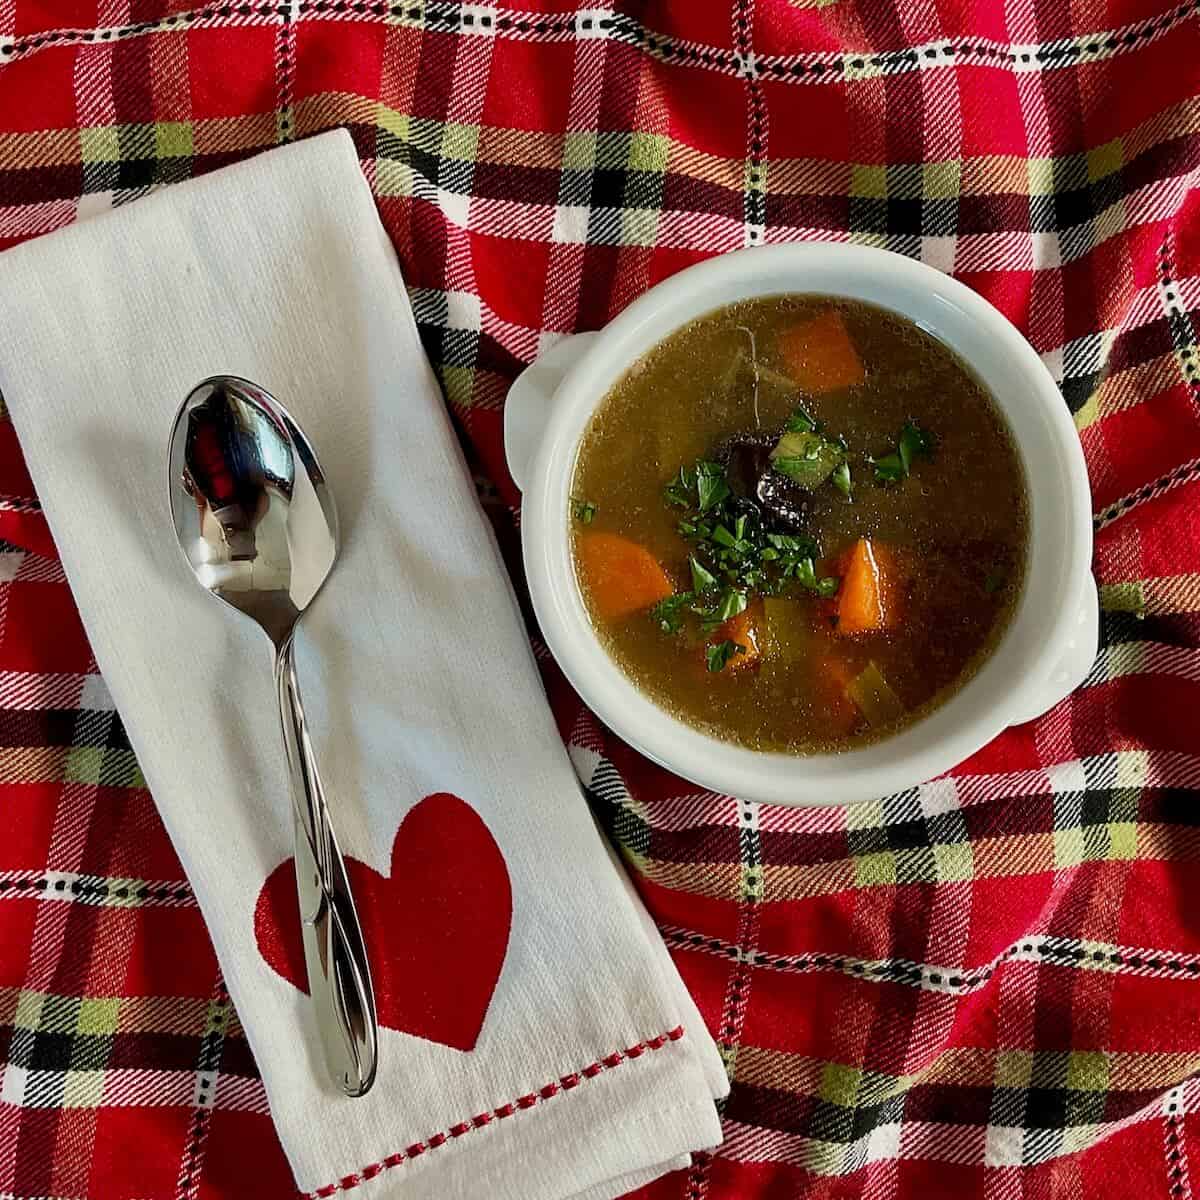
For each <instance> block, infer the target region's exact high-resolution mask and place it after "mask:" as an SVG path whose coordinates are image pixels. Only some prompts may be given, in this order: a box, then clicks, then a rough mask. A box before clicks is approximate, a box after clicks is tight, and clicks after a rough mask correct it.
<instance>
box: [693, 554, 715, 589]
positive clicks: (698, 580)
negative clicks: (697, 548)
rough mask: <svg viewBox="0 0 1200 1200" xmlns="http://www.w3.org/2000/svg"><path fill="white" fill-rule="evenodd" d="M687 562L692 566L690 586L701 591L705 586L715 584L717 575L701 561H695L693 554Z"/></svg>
mask: <svg viewBox="0 0 1200 1200" xmlns="http://www.w3.org/2000/svg"><path fill="white" fill-rule="evenodd" d="M688 563H689V565H690V566H691V568H692V588H693V589H694V590H695V591H697V592H702V591H704V590H705V588H710V587H716V586H717V577H716V576H715V575H714V574H713V573H712V572H711V571H710V570H709V569H708V568H707V567H706V566H705V565H704V564H703V563H701V562H699V561H697V559H696V556H695V555H694V554H693V555H692V557H691V558H689V559H688Z"/></svg>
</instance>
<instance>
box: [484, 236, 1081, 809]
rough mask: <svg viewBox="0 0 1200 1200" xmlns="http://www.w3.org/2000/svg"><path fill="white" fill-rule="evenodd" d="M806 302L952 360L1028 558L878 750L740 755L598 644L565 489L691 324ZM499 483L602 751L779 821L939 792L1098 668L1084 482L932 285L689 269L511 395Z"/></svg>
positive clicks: (1047, 421) (824, 254) (872, 277)
mask: <svg viewBox="0 0 1200 1200" xmlns="http://www.w3.org/2000/svg"><path fill="white" fill-rule="evenodd" d="M787 292H812V293H821V294H826V295H831V296H841V297H847V298H851V299H856V300H865V301H868V302H870V303H872V304H875V305H879V306H881V307H883V308H886V309H890V310H892V311H893V312H896V313H899V314H901V315H902V316H904V317H907V318H908V319H909V320H910V321H913V322H915V323H916V324H917V325H919V326H920V327H921V328H922V329H925V330H927V331H928V332H929V333H931V334H933V335H934V336H935V337H937V338H938V339H940V340H941V341H942V342H943V343H945V344H946V345H947V346H949V347H950V348H951V349H952V350H954V351H955V352H956V353H957V354H958V355H959V356H960V357H961V358H962V359H963V360H965V361H966V362H967V363H968V364H969V366H970V367H971V368H972V369H973V370H974V371H975V373H976V374H977V375H978V376H979V378H980V379H981V380H982V381H983V383H984V384H985V385H986V386H987V388H988V390H989V391H990V392H991V394H992V396H993V397H994V399H995V402H996V404H997V406H998V408H999V409H1000V411H1001V412H1002V413H1003V415H1004V418H1005V420H1006V421H1007V424H1008V426H1009V428H1010V429H1011V431H1012V435H1013V438H1014V441H1015V443H1016V446H1017V450H1018V453H1019V456H1020V459H1021V463H1022V466H1023V469H1024V474H1025V480H1026V487H1027V492H1028V503H1029V544H1028V548H1027V559H1026V565H1025V573H1024V582H1023V585H1022V589H1021V593H1020V595H1019V596H1018V598H1017V600H1016V603H1015V607H1014V610H1013V614H1012V618H1011V620H1010V622H1009V624H1008V627H1007V629H1006V630H1005V632H1004V633H1003V635H1002V637H1001V638H1000V640H999V641H998V643H997V644H996V646H995V648H994V649H993V651H992V653H991V654H990V655H989V657H988V658H987V659H986V661H984V662H983V664H982V665H981V666H980V667H979V669H978V670H977V671H976V672H975V673H974V674H973V675H972V676H971V677H970V679H968V681H967V682H966V683H965V685H964V686H962V687H961V688H959V689H958V690H957V691H955V692H954V693H953V694H952V695H950V696H949V697H948V698H947V699H946V700H945V701H944V702H943V703H942V704H941V705H940V706H939V707H936V708H933V709H932V711H930V712H929V713H928V715H926V716H924V717H922V718H921V719H920V720H918V721H917V722H915V723H914V724H912V725H909V726H907V727H905V728H903V729H901V730H900V731H899V732H897V733H895V734H894V735H892V736H890V737H886V738H884V739H882V740H880V741H876V742H871V743H868V744H866V745H861V746H855V745H852V746H851V747H849V748H847V749H845V750H841V751H838V752H836V753H819V754H807V755H801V754H788V753H782V752H770V751H760V750H752V749H748V748H745V747H743V746H739V745H736V744H734V743H733V742H729V741H724V740H722V739H720V738H718V737H715V736H712V735H710V734H708V733H705V732H703V731H701V730H699V729H696V728H693V727H692V726H690V725H687V724H685V723H684V722H683V721H681V720H679V719H678V718H676V717H675V716H673V715H672V714H670V713H669V712H667V711H666V710H665V709H663V708H661V707H660V706H659V705H658V704H657V703H655V701H653V700H652V699H650V697H648V696H647V695H646V694H645V693H643V692H642V691H641V690H639V688H638V687H637V686H636V685H635V684H634V683H633V681H632V680H631V679H629V677H628V676H627V675H626V674H625V673H624V672H623V671H622V670H621V668H620V667H619V666H618V665H617V664H616V663H615V662H614V661H613V660H612V659H611V658H610V657H609V655H608V653H607V652H606V650H605V649H604V646H603V644H602V643H601V641H600V639H599V637H598V636H597V634H596V631H595V630H594V629H593V627H592V624H591V621H590V619H589V616H588V612H587V609H586V607H585V605H584V600H583V596H582V594H581V592H580V587H579V583H578V581H577V579H576V574H575V568H574V564H573V560H572V554H571V537H570V519H571V518H570V511H571V481H572V476H573V473H574V470H575V461H576V455H577V453H578V449H579V444H580V441H581V439H582V437H583V435H584V433H585V431H586V430H587V428H588V423H589V422H590V420H591V418H592V415H593V413H594V412H595V410H596V408H597V406H598V405H599V404H600V403H601V402H602V401H603V400H604V398H605V396H606V394H607V393H608V391H609V389H610V388H611V387H612V386H613V384H615V383H616V382H617V380H619V379H620V378H621V376H622V375H623V374H624V373H625V372H626V371H627V370H628V369H629V368H630V367H631V366H632V365H633V364H634V363H635V362H637V360H638V359H639V358H640V357H641V356H642V355H643V354H645V353H646V352H647V351H648V350H650V349H651V348H652V347H653V346H654V345H655V344H656V343H658V342H659V341H661V340H662V339H663V338H664V337H666V336H667V335H668V334H670V333H672V332H673V331H674V330H676V329H678V328H679V327H680V326H682V325H685V324H687V323H688V322H689V321H691V320H693V319H694V318H696V317H699V316H701V315H703V314H705V313H708V312H711V311H713V310H714V309H717V308H721V307H723V306H724V305H727V304H730V303H732V302H734V301H737V300H744V299H748V298H751V297H757V296H771V295H779V294H781V293H787ZM504 435H505V450H506V455H507V458H508V465H509V469H510V471H511V473H512V476H513V478H514V480H515V481H516V483H517V485H518V486H519V487H520V488H521V490H522V492H523V501H522V510H521V537H522V549H523V553H524V559H525V570H526V573H527V576H528V581H529V590H530V595H531V597H532V600H533V607H534V611H535V613H536V615H537V619H538V622H539V624H540V625H541V628H542V632H543V634H544V635H545V638H546V642H547V645H548V646H549V648H550V650H551V652H552V653H553V655H554V657H555V658H556V659H557V661H558V663H559V665H560V666H561V667H562V669H563V671H564V672H565V674H566V676H567V678H568V679H569V680H570V681H571V683H572V685H573V686H574V687H575V689H576V690H577V691H578V692H579V694H580V695H581V696H582V697H583V699H584V700H585V701H586V702H587V704H588V705H589V706H590V707H591V708H592V710H593V711H594V712H595V713H596V714H597V715H598V716H599V717H600V719H601V720H602V721H604V722H605V724H607V725H608V726H609V727H610V728H611V729H612V730H613V731H614V732H615V733H617V734H618V735H619V736H620V737H622V738H624V739H625V740H626V741H627V742H629V743H630V744H631V745H632V746H634V747H636V748H637V749H638V750H640V751H641V752H642V753H643V754H645V755H646V756H647V757H649V758H651V759H653V760H654V761H655V762H657V763H659V764H661V765H662V766H664V767H666V768H668V769H669V770H671V771H673V772H675V773H676V774H678V775H681V776H683V777H684V778H685V779H688V780H691V781H692V782H694V783H696V784H697V785H699V786H700V787H701V788H704V789H708V790H712V791H715V792H721V793H728V794H730V795H734V796H739V797H742V798H743V799H747V800H760V801H767V802H771V803H775V804H785V805H827V804H849V803H854V802H857V801H862V800H869V799H873V798H877V797H880V796H883V795H887V794H890V793H894V792H898V791H903V790H904V789H906V788H911V787H914V786H916V785H917V784H920V783H922V782H924V781H927V780H929V779H932V778H933V777H935V776H937V775H941V774H943V773H944V772H946V771H949V770H950V769H951V768H953V767H954V766H956V765H957V764H958V763H960V762H962V761H963V759H965V758H967V757H968V756H970V755H971V754H973V753H974V752H975V751H977V750H979V749H980V748H981V747H982V746H983V745H985V744H986V743H987V742H989V741H990V740H991V739H992V738H994V737H995V736H996V735H997V734H998V733H1000V732H1001V731H1002V730H1003V729H1005V728H1007V727H1008V726H1010V725H1016V724H1020V723H1022V722H1025V721H1028V720H1031V719H1033V718H1034V717H1037V716H1039V715H1041V714H1042V713H1044V712H1046V711H1047V710H1048V709H1050V708H1052V707H1054V705H1056V704H1058V703H1059V702H1060V701H1061V700H1063V699H1064V698H1065V697H1066V696H1067V695H1068V694H1069V693H1070V692H1071V691H1073V690H1074V689H1075V688H1076V687H1077V686H1078V685H1079V684H1080V683H1081V682H1083V680H1084V678H1085V677H1086V675H1087V673H1088V671H1089V670H1090V668H1091V665H1092V662H1093V659H1094V658H1095V654H1096V645H1097V632H1098V624H1099V613H1098V604H1097V595H1096V587H1095V583H1094V581H1093V579H1092V576H1091V574H1090V563H1091V556H1092V517H1091V501H1090V493H1089V489H1088V479H1087V470H1086V467H1085V465H1084V459H1083V452H1082V450H1081V448H1080V444H1079V438H1078V436H1077V434H1076V431H1075V426H1074V424H1073V422H1072V420H1071V417H1070V414H1069V413H1068V411H1067V407H1066V405H1065V404H1064V402H1063V399H1062V396H1061V394H1060V393H1059V390H1058V388H1057V387H1056V385H1055V383H1054V380H1053V378H1052V377H1051V375H1050V373H1049V372H1048V371H1047V370H1046V367H1045V366H1044V365H1043V363H1042V361H1041V359H1040V358H1039V357H1038V356H1037V354H1036V352H1035V351H1034V350H1033V348H1032V347H1031V346H1030V345H1029V343H1028V342H1027V341H1025V339H1024V338H1023V337H1022V336H1021V334H1020V333H1018V331H1017V330H1016V329H1015V328H1014V327H1013V325H1012V324H1010V323H1009V321H1008V320H1007V319H1006V318H1005V317H1004V316H1003V315H1001V313H1000V312H998V311H997V310H996V309H995V308H993V307H992V306H991V305H990V304H989V303H988V302H987V301H986V300H984V299H983V298H982V297H980V296H979V295H977V294H976V293H975V292H972V291H971V290H970V289H969V288H967V287H965V286H964V285H963V284H961V283H958V282H956V281H955V280H953V279H951V278H949V277H948V276H946V275H943V274H941V273H940V272H939V271H936V270H934V269H933V268H932V267H928V266H925V265H923V264H921V263H918V262H915V261H913V260H911V259H908V258H904V257H903V256H901V255H897V254H893V253H890V252H888V251H884V250H877V249H873V248H869V247H862V246H847V245H836V244H825V243H817V244H803V245H788V246H766V247H756V248H753V249H748V250H740V251H736V252H734V253H731V254H727V255H723V256H721V257H718V258H713V259H709V260H708V261H706V262H703V263H699V264H697V265H696V266H693V267H690V268H688V269H687V270H684V271H681V272H680V273H679V274H677V275H674V276H672V277H671V278H669V279H667V280H665V281H664V282H662V283H660V284H658V285H657V286H656V287H654V288H652V289H651V290H650V291H648V292H646V293H645V294H644V295H643V296H641V297H640V298H639V299H638V300H636V301H635V302H634V303H633V304H631V305H630V306H629V307H628V308H627V309H625V310H624V312H622V313H621V314H620V315H619V316H617V317H616V318H615V319H613V320H612V321H611V322H610V323H609V324H608V325H606V326H605V327H604V328H603V329H602V330H600V331H599V332H597V333H582V334H577V335H574V336H572V337H567V338H564V339H563V340H561V341H559V342H557V343H555V344H554V345H553V346H551V347H550V348H549V349H548V350H546V351H545V353H543V354H542V355H541V356H540V357H539V358H538V360H537V361H536V362H534V363H533V364H532V365H531V366H530V367H528V368H527V369H526V370H525V371H524V372H523V373H522V374H521V375H520V376H519V377H518V379H517V380H516V382H515V383H514V384H513V387H512V389H511V391H510V392H509V395H508V401H507V404H506V407H505V414H504Z"/></svg>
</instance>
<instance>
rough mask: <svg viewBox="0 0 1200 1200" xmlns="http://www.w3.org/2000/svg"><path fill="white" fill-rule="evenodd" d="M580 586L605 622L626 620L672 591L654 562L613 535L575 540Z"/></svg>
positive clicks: (641, 548)
mask: <svg viewBox="0 0 1200 1200" xmlns="http://www.w3.org/2000/svg"><path fill="white" fill-rule="evenodd" d="M579 565H580V567H581V569H582V575H583V584H584V587H586V588H587V590H588V593H589V594H590V595H591V598H592V602H593V603H594V604H595V606H596V611H597V612H598V613H599V614H600V616H601V617H602V618H603V619H604V620H606V621H614V620H616V619H617V618H619V617H627V616H629V614H630V613H635V612H638V611H639V610H641V609H644V608H649V607H650V606H651V605H653V604H657V603H658V602H659V601H660V600H665V599H666V598H667V597H668V596H669V595H670V594H671V593H672V592H673V591H674V590H675V589H674V588H673V587H672V586H671V581H670V579H668V578H667V573H666V572H665V571H664V570H663V569H662V566H661V565H660V564H659V561H658V559H656V558H655V557H654V555H653V554H651V553H650V551H649V550H647V549H646V548H645V546H639V545H638V544H637V543H636V542H631V541H630V540H629V539H628V538H623V537H621V536H620V535H619V534H616V533H586V534H583V535H582V536H581V537H580V539H579Z"/></svg>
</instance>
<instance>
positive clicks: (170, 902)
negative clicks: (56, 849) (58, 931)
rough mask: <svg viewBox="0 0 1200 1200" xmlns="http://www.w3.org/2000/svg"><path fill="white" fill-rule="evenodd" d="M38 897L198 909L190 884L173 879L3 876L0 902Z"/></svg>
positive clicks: (58, 874) (106, 904)
mask: <svg viewBox="0 0 1200 1200" xmlns="http://www.w3.org/2000/svg"><path fill="white" fill-rule="evenodd" d="M31 895H37V896H38V897H40V898H41V899H43V900H69V901H72V902H74V903H77V904H91V905H98V906H101V907H106V908H130V907H133V906H138V907H140V906H142V905H153V906H159V907H161V906H166V907H169V908H195V906H196V897H195V895H194V893H193V892H192V889H191V887H189V886H188V884H186V883H184V882H182V881H179V882H175V881H171V880H145V879H120V878H116V877H105V876H103V875H81V874H77V873H75V872H73V871H4V872H2V873H0V900H10V899H12V900H21V899H24V898H26V897H28V896H31Z"/></svg>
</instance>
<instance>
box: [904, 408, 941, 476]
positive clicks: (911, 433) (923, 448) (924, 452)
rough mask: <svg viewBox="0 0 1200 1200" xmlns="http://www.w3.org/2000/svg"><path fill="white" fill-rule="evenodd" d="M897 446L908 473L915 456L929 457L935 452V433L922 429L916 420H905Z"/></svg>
mask: <svg viewBox="0 0 1200 1200" xmlns="http://www.w3.org/2000/svg"><path fill="white" fill-rule="evenodd" d="M897 447H898V449H899V451H900V461H901V463H902V464H903V465H904V473H905V475H907V474H908V473H909V472H910V471H911V470H912V461H913V459H914V458H917V457H921V458H928V457H929V456H930V455H931V454H932V453H933V434H932V433H929V432H928V431H927V430H924V429H922V428H921V427H920V425H918V424H917V423H916V422H915V421H905V422H904V428H903V429H902V430H900V438H899V441H898V443H897Z"/></svg>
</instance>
